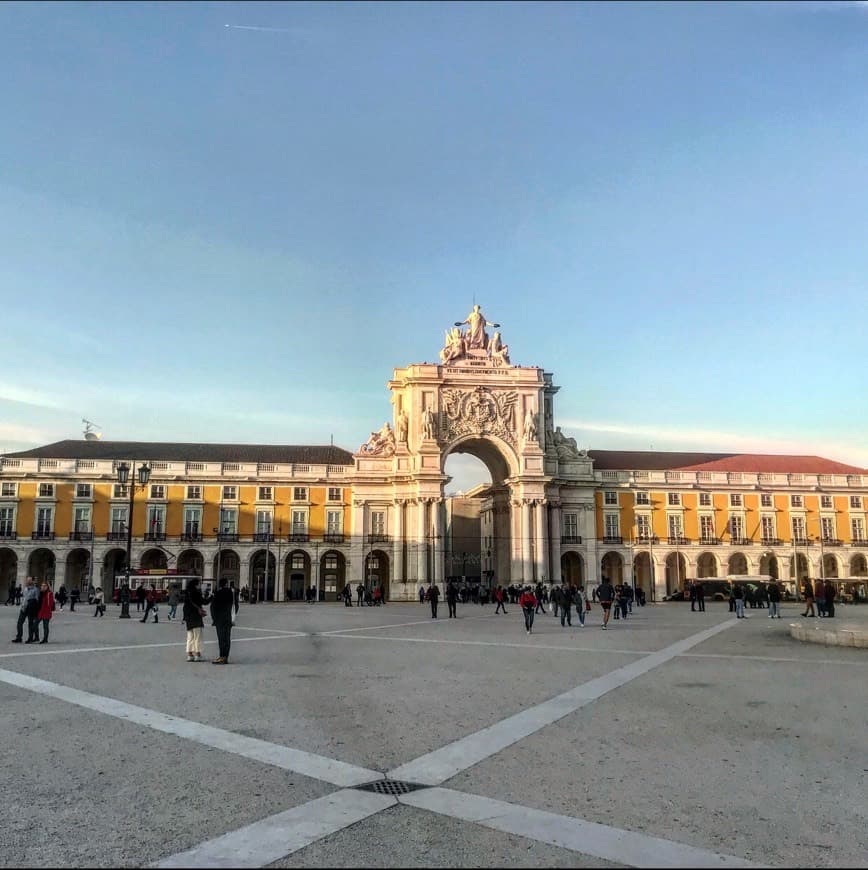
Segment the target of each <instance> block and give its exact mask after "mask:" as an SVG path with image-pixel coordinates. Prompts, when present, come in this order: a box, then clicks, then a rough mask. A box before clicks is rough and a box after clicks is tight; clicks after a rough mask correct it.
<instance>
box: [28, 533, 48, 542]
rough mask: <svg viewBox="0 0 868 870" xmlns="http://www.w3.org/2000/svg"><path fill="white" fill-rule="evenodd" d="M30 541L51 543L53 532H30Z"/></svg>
mask: <svg viewBox="0 0 868 870" xmlns="http://www.w3.org/2000/svg"><path fill="white" fill-rule="evenodd" d="M30 540H31V541H53V540H54V532H43V531H39V532H31V534H30Z"/></svg>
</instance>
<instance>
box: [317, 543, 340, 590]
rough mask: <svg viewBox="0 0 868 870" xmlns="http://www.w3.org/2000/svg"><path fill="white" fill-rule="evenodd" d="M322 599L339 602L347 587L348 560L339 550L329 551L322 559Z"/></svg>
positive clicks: (320, 571) (320, 570)
mask: <svg viewBox="0 0 868 870" xmlns="http://www.w3.org/2000/svg"><path fill="white" fill-rule="evenodd" d="M319 576H320V597H321V598H322V599H324V600H325V601H337V599H338V596H339V595H340V594H341V592H343V589H344V586H346V576H347V560H346V558H345V557H344V554H343V553H341V552H340V551H339V550H327V551H326V552H325V553H323V554H322V556H321V557H320V566H319Z"/></svg>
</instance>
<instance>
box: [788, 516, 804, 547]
mask: <svg viewBox="0 0 868 870" xmlns="http://www.w3.org/2000/svg"><path fill="white" fill-rule="evenodd" d="M792 522H793V538H794V539H795V540H797V541H804V540H805V539H806V538H807V535H806V534H805V518H804V517H792Z"/></svg>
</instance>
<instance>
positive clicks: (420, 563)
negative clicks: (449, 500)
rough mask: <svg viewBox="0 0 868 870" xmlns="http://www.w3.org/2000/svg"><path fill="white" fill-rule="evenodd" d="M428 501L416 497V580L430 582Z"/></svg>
mask: <svg viewBox="0 0 868 870" xmlns="http://www.w3.org/2000/svg"><path fill="white" fill-rule="evenodd" d="M427 514H428V502H427V499H424V498H419V499H416V580H417V581H421V582H422V583H427V582H428V547H427V546H426V544H427V543H428V534H427V532H428V523H427Z"/></svg>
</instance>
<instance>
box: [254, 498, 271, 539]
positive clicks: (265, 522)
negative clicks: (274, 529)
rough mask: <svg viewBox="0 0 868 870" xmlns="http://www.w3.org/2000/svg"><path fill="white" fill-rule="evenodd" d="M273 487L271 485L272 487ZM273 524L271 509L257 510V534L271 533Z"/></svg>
mask: <svg viewBox="0 0 868 870" xmlns="http://www.w3.org/2000/svg"><path fill="white" fill-rule="evenodd" d="M270 488H271V487H269V489H270ZM271 526H272V518H271V511H263V510H258V511H256V534H257V535H270V534H271Z"/></svg>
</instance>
